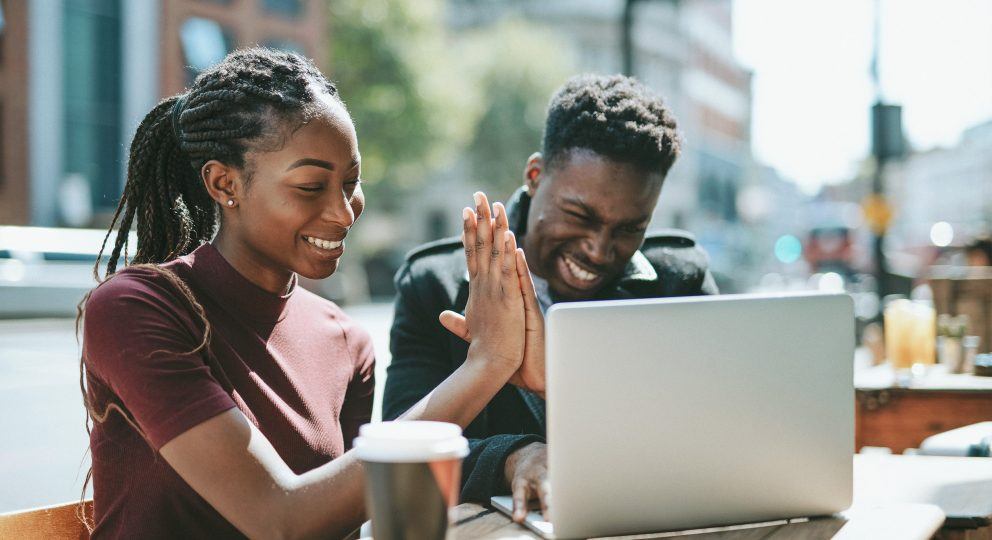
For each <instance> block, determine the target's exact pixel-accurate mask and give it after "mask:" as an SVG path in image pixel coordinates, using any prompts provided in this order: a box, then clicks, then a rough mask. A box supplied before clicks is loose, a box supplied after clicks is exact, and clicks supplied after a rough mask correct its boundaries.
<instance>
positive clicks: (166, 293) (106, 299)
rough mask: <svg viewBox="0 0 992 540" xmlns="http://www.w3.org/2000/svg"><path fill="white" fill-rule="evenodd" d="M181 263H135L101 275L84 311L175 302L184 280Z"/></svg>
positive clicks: (162, 305)
mask: <svg viewBox="0 0 992 540" xmlns="http://www.w3.org/2000/svg"><path fill="white" fill-rule="evenodd" d="M183 270H184V267H183V265H182V264H175V263H169V264H166V265H152V264H135V265H131V266H127V267H125V268H123V269H121V270H119V271H117V272H115V273H113V274H111V275H110V276H108V277H107V278H106V279H104V280H103V281H102V282H101V283H99V284H98V285H97V286H96V287H95V288H94V289H93V290H92V291H90V294H89V297H88V298H87V300H86V304H85V309H86V311H87V312H91V311H97V310H101V309H103V308H111V307H121V306H124V305H136V304H137V305H141V304H150V305H155V306H158V307H164V306H175V305H177V304H182V303H183V302H181V301H180V298H181V296H180V295H181V293H180V285H181V284H184V283H185V276H184V274H185V272H184V271H183Z"/></svg>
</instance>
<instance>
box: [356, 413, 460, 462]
mask: <svg viewBox="0 0 992 540" xmlns="http://www.w3.org/2000/svg"><path fill="white" fill-rule="evenodd" d="M355 451H356V452H357V454H358V459H361V460H363V461H376V462H399V463H416V462H421V461H440V460H445V459H461V458H463V457H465V456H467V455H468V441H467V440H466V439H465V437H462V428H460V427H458V425H456V424H449V423H446V422H423V421H406V420H398V421H393V422H380V423H378V424H365V425H364V426H362V427H360V428H359V429H358V438H356V439H355Z"/></svg>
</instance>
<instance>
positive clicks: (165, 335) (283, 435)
mask: <svg viewBox="0 0 992 540" xmlns="http://www.w3.org/2000/svg"><path fill="white" fill-rule="evenodd" d="M162 267H163V268H165V269H168V270H170V271H172V272H173V273H175V274H176V275H178V276H179V277H180V278H181V279H182V280H183V282H185V283H186V284H187V285H188V286H189V288H190V289H191V290H192V291H193V294H194V296H195V297H196V299H197V301H199V302H200V304H201V305H202V306H203V309H204V310H205V312H206V317H207V320H208V321H209V322H210V327H211V336H210V345H209V348H208V349H209V350H205V351H200V352H197V353H194V354H184V353H188V352H189V351H192V350H193V349H195V348H196V347H197V345H199V344H200V342H201V340H202V339H203V328H204V327H203V324H202V322H201V321H200V318H199V317H198V316H197V315H196V313H195V312H194V311H193V308H192V306H191V304H190V303H189V302H188V301H187V300H185V299H184V297H183V296H182V294H181V293H180V292H179V290H178V289H177V288H176V287H175V286H174V285H172V284H171V283H170V282H169V281H168V280H167V278H165V277H163V276H161V275H160V274H158V273H157V272H155V271H153V270H149V269H147V268H146V269H140V268H137V269H136V268H125V269H124V270H121V271H120V272H118V273H117V274H116V275H115V276H114V277H113V278H112V279H109V280H107V281H106V282H104V283H103V284H101V285H100V286H98V287H97V288H96V290H95V291H94V292H93V294H92V295H91V296H90V299H89V301H88V302H87V303H86V319H85V326H84V333H83V358H84V361H85V364H86V367H87V370H88V371H87V384H88V385H89V388H90V392H91V395H92V396H93V398H94V406H95V409H96V410H97V411H98V412H99V411H102V410H103V409H104V407H105V406H106V404H107V403H109V402H110V401H111V400H112V401H113V402H117V403H123V405H124V407H125V408H126V410H127V411H129V412H130V414H131V415H132V416H133V418H134V420H135V421H136V423H137V425H138V426H139V427H140V428H141V430H142V431H143V432H144V435H145V437H143V436H142V435H141V434H139V433H138V432H136V431H135V430H134V429H133V428H132V427H130V426H129V425H128V424H127V422H126V421H125V420H124V419H123V418H122V416H121V415H120V414H117V412H112V413H111V414H110V415H109V416H108V417H107V418H106V421H104V422H102V423H99V422H97V423H95V425H94V428H93V432H92V433H91V435H90V448H91V450H92V453H93V495H94V497H93V499H94V513H95V517H96V530H95V531H94V534H93V538H229V537H237V538H241V537H243V536H242V535H241V534H240V532H239V531H238V530H237V529H235V528H234V526H233V525H231V524H230V522H228V521H227V520H226V519H224V518H223V517H222V516H221V515H220V514H219V513H217V511H216V510H214V509H213V507H211V506H210V505H209V504H208V503H207V502H206V501H205V500H204V499H203V498H201V497H200V496H199V495H198V494H197V493H196V492H195V491H193V489H192V488H191V487H190V486H189V485H188V484H187V483H186V482H185V481H183V479H182V478H180V477H179V475H178V474H177V473H176V472H175V471H174V470H173V469H172V467H170V466H169V465H168V463H166V462H165V460H164V459H162V458H161V457H160V456H159V454H158V450H159V448H161V447H162V445H164V444H166V443H167V442H169V441H170V440H172V439H173V438H174V437H176V436H177V435H179V434H181V433H183V432H185V431H186V430H188V429H190V428H192V427H194V426H196V425H198V424H200V423H201V422H203V421H205V420H208V419H210V418H212V417H214V416H216V415H218V414H220V413H222V412H224V411H226V410H228V409H230V408H232V407H237V408H239V409H241V411H242V412H243V413H244V414H245V416H246V417H247V418H248V419H249V421H251V422H252V423H253V424H255V425H256V426H257V427H258V429H259V430H260V431H261V432H262V433H263V434H264V435H265V437H266V438H267V439H268V440H269V441H270V442H271V443H272V446H273V447H275V449H276V451H277V452H278V453H279V455H280V456H281V457H282V459H283V460H284V461H285V462H286V464H287V465H289V467H290V468H291V469H292V470H293V471H294V472H296V473H297V474H301V473H304V472H306V471H309V470H311V469H313V468H315V467H318V466H320V465H323V464H325V463H327V462H328V461H330V460H332V459H334V458H336V457H338V456H340V455H341V454H342V453H343V452H344V451H345V450H346V449H347V448H350V447H351V443H352V441H353V439H354V438H355V436H357V434H358V426H359V425H361V424H363V423H365V422H368V421H369V419H370V417H371V414H372V391H373V387H374V385H375V381H374V379H373V367H374V364H375V358H374V355H373V351H372V343H371V340H370V339H369V336H368V334H367V333H366V332H365V331H364V330H362V329H361V328H359V327H358V326H357V325H355V323H354V322H352V321H351V320H350V319H349V318H348V317H347V316H345V314H344V313H343V312H342V311H341V309H340V308H338V307H337V306H336V305H334V304H333V303H331V302H329V301H327V300H324V299H322V298H319V297H318V296H316V295H314V294H312V293H310V292H309V291H307V290H305V289H303V288H302V287H297V286H296V281H295V278H294V281H293V284H292V286H291V289H290V292H289V293H288V294H286V295H285V296H279V295H277V294H272V293H270V292H268V291H265V290H263V289H261V288H260V287H258V286H256V285H255V284H253V283H251V282H250V281H248V280H247V279H245V278H244V276H242V275H241V274H239V273H238V272H237V271H236V270H235V269H234V268H233V267H232V266H231V265H230V264H228V262H227V261H226V260H224V257H223V256H221V254H220V253H219V252H218V251H217V249H216V248H214V247H213V246H212V245H210V244H207V245H204V246H201V247H200V248H198V249H197V250H196V251H194V252H193V253H191V254H190V255H187V256H185V257H181V258H179V259H177V260H175V261H172V262H169V263H167V264H164V265H162Z"/></svg>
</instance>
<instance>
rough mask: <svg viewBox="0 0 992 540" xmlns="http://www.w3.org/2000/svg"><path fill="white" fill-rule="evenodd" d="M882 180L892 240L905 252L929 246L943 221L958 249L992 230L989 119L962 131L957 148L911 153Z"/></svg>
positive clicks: (991, 124)
mask: <svg viewBox="0 0 992 540" xmlns="http://www.w3.org/2000/svg"><path fill="white" fill-rule="evenodd" d="M886 177H887V182H888V186H889V193H890V198H891V200H892V204H893V207H894V209H895V220H894V222H893V225H892V230H891V232H890V236H891V237H893V238H894V239H895V240H896V241H898V242H899V243H900V244H901V245H903V246H905V247H906V248H915V247H921V246H930V245H931V243H932V240H931V237H930V236H931V234H930V233H931V228H932V227H933V225H934V224H935V223H937V222H941V221H946V222H948V223H949V224H950V225H951V226H952V230H953V231H954V239H953V242H954V243H956V244H961V243H965V242H967V241H968V240H969V238H970V237H972V236H974V235H977V234H982V233H988V232H989V231H992V120H990V121H987V122H984V123H982V124H979V125H977V126H974V127H972V128H970V129H967V130H965V131H964V133H963V135H962V136H961V142H960V143H959V144H958V145H957V146H954V147H951V148H935V149H932V150H927V151H925V152H916V153H913V154H910V155H909V156H908V157H907V158H906V159H905V160H904V161H901V162H899V163H894V164H893V165H892V167H890V168H889V170H888V171H886Z"/></svg>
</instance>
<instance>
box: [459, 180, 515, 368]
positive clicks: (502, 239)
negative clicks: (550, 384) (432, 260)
mask: <svg viewBox="0 0 992 540" xmlns="http://www.w3.org/2000/svg"><path fill="white" fill-rule="evenodd" d="M462 219H463V232H462V244H463V245H464V247H465V261H466V265H467V266H468V275H469V295H468V304H467V305H466V307H465V315H466V316H465V317H464V318H462V317H461V316H460V315H457V314H455V313H453V312H445V313H442V314H441V323H442V324H445V326H447V324H446V323H448V322H450V321H451V316H452V315H454V316H455V317H456V318H461V321H460V322H461V323H462V324H461V325H460V331H461V332H462V334H460V335H463V336H464V337H467V336H471V340H470V342H471V345H469V354H468V358H467V360H466V361H467V362H469V361H484V362H486V363H487V365H491V366H493V367H499V368H502V369H506V370H508V371H507V378H509V375H511V374H513V373H516V372H517V370H518V368H519V367H520V363H521V362H522V360H523V352H524V344H525V342H524V340H525V323H524V319H525V317H524V301H523V294H522V293H521V290H520V272H521V271H523V272H524V273H525V274H526V273H527V265H526V263H524V264H522V265H521V264H520V263H521V262H522V260H523V252H522V251H521V250H518V249H517V242H516V238H515V237H514V235H513V233H512V232H510V230H509V222H508V221H507V219H506V209H505V208H504V207H503V205H502V204H500V203H496V204H495V205H493V208H492V211H491V212H490V207H489V201H488V200H487V199H486V196H485V194H483V193H481V192H479V193H476V194H475V210H472V209H471V208H465V210H464V211H463V212H462Z"/></svg>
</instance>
